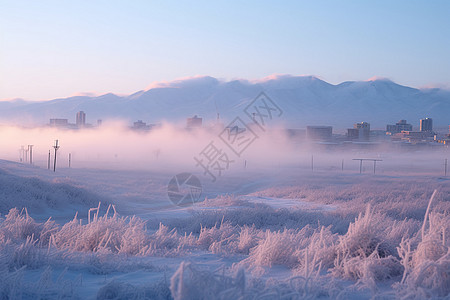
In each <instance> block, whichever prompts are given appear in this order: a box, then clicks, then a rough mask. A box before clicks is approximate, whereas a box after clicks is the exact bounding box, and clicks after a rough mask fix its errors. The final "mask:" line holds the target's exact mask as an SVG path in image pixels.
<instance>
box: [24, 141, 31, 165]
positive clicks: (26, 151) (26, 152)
mask: <svg viewBox="0 0 450 300" xmlns="http://www.w3.org/2000/svg"><path fill="white" fill-rule="evenodd" d="M28 151H30V145H28V148H27V150H25V162H27V161H28Z"/></svg>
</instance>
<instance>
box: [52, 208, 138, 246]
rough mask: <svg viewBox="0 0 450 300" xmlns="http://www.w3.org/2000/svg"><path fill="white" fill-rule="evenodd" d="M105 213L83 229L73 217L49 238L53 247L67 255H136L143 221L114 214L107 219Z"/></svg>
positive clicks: (79, 222)
mask: <svg viewBox="0 0 450 300" xmlns="http://www.w3.org/2000/svg"><path fill="white" fill-rule="evenodd" d="M108 212H109V209H108V211H107V213H106V214H105V215H104V216H101V217H99V216H98V212H97V214H95V215H94V218H93V220H92V221H90V222H89V223H88V224H85V225H82V223H81V220H78V219H77V217H76V216H75V218H74V219H73V220H72V221H71V222H68V223H66V224H65V225H64V226H63V227H62V228H61V230H59V231H58V232H56V233H55V234H54V235H53V236H52V237H53V242H54V244H55V246H56V247H57V248H59V249H68V250H71V251H94V252H96V251H100V250H101V251H107V252H113V253H118V252H120V253H127V254H136V253H138V252H139V251H140V247H141V246H142V243H144V242H145V228H144V225H145V223H144V221H142V220H141V219H139V218H136V217H132V218H129V217H119V216H118V215H117V213H116V212H114V214H113V216H112V217H109V216H108ZM124 237H126V238H124Z"/></svg>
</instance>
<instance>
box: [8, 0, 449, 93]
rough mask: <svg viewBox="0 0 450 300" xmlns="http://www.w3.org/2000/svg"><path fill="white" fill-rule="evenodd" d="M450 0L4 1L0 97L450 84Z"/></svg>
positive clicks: (446, 85) (447, 85)
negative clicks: (274, 77) (162, 88)
mask: <svg viewBox="0 0 450 300" xmlns="http://www.w3.org/2000/svg"><path fill="white" fill-rule="evenodd" d="M449 16H450V1H425V0H424V1H414V0H404V1H320V0H317V1H313V0H311V1H245V2H244V1H125V0H124V1H111V0H107V1H106V0H105V1H92V0H91V1H89V0H88V1H84V0H83V1H81V0H78V1H61V0H55V1H48V0H40V1H21V0H16V1H15V0H9V1H7V0H0V99H8V98H25V99H30V100H38V99H51V98H56V97H66V96H70V95H73V94H76V93H78V92H91V91H93V92H97V93H105V92H113V93H121V94H129V93H132V92H135V91H138V90H141V89H144V88H145V87H146V86H148V85H149V84H150V83H151V82H153V81H161V80H173V79H176V78H180V77H186V76H194V75H211V76H214V77H217V78H222V79H227V80H228V79H235V78H246V79H257V78H262V77H265V76H268V75H271V74H274V73H277V74H293V75H316V76H318V77H320V78H322V79H324V80H326V81H328V82H330V83H333V84H336V83H340V82H342V81H347V80H366V79H368V78H370V77H372V76H380V77H388V78H390V79H392V80H394V81H396V82H398V83H400V84H404V85H409V86H414V87H423V86H445V87H447V88H448V87H450V17H449Z"/></svg>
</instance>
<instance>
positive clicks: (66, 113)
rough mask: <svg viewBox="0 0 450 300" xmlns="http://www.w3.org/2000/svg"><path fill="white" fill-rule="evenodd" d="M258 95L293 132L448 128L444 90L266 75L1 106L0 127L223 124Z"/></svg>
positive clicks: (449, 100)
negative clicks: (64, 122)
mask: <svg viewBox="0 0 450 300" xmlns="http://www.w3.org/2000/svg"><path fill="white" fill-rule="evenodd" d="M261 91H264V92H265V93H266V94H267V95H268V96H269V97H270V98H271V99H272V100H273V101H274V102H276V104H277V105H278V106H279V107H280V108H281V109H282V110H283V115H282V116H281V117H280V120H281V121H282V122H283V123H285V125H287V126H289V127H291V128H302V127H305V126H306V125H332V126H334V127H336V128H346V127H351V126H352V124H353V123H355V122H361V121H366V122H369V123H371V125H372V128H385V126H386V124H393V123H395V122H397V121H398V120H399V119H406V120H407V121H408V122H409V123H411V124H413V125H414V126H415V127H417V126H418V123H419V119H420V118H424V117H430V118H433V120H434V124H435V125H437V126H441V127H444V126H448V124H450V91H447V90H442V89H416V88H411V87H406V86H402V85H399V84H396V83H394V82H392V81H390V80H388V79H374V80H368V81H348V82H343V83H341V84H338V85H332V84H329V83H327V82H325V81H323V80H320V79H318V78H316V77H313V76H290V75H280V76H270V77H267V78H264V79H261V80H257V81H247V80H234V81H220V80H218V79H216V78H213V77H209V76H203V77H193V78H188V79H183V80H176V81H172V82H164V83H156V84H152V85H151V86H150V87H149V88H148V89H146V90H142V91H139V92H137V93H134V94H132V95H129V96H117V95H114V94H105V95H101V96H93V97H91V96H76V97H69V98H63V99H55V100H50V101H39V102H31V101H30V102H28V101H23V100H14V101H3V102H0V124H1V123H7V122H13V123H15V124H23V125H31V124H46V123H48V122H49V119H50V118H67V119H69V122H75V115H76V113H77V112H78V111H80V110H82V111H84V112H85V113H86V120H87V122H90V123H95V122H96V120H97V119H103V120H109V119H121V120H125V121H127V122H130V124H131V122H132V121H136V120H143V121H144V122H147V123H159V122H162V121H164V120H166V121H170V122H182V121H183V120H184V119H186V118H187V117H192V116H193V115H198V116H200V117H202V118H203V120H204V123H206V124H207V123H209V122H210V123H213V122H215V121H216V119H217V113H219V114H220V119H221V121H222V122H224V123H226V122H228V121H230V120H232V119H233V118H234V117H236V116H243V115H244V113H243V110H244V108H245V107H246V106H247V104H248V103H250V102H251V101H252V100H253V99H254V98H255V97H256V96H257V95H258V94H259V93H260V92H261Z"/></svg>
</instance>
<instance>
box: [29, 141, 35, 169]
mask: <svg viewBox="0 0 450 300" xmlns="http://www.w3.org/2000/svg"><path fill="white" fill-rule="evenodd" d="M33 146H34V145H28V149H30V165H32V164H33Z"/></svg>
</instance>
